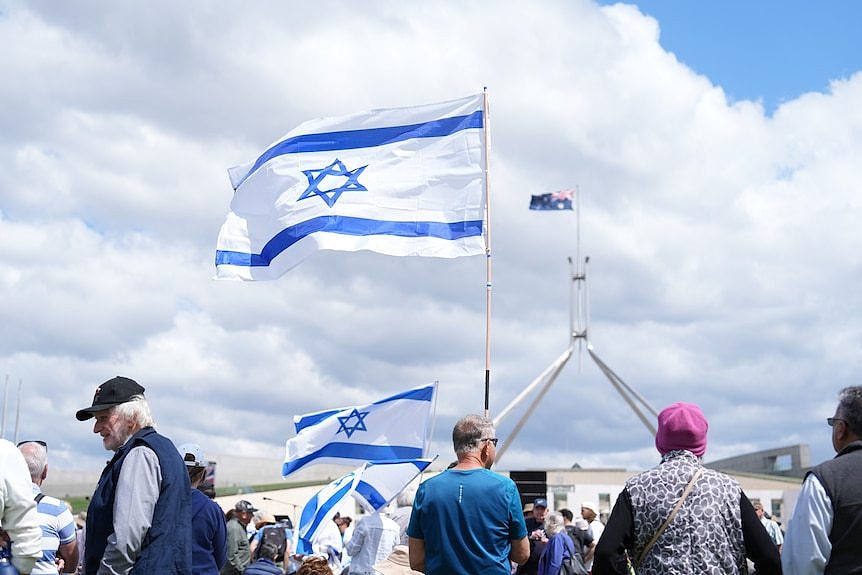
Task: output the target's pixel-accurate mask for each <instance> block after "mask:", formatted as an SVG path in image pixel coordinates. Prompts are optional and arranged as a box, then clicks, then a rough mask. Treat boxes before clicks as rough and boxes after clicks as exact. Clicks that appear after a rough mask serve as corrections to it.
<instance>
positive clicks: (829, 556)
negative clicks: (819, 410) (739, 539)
mask: <svg viewBox="0 0 862 575" xmlns="http://www.w3.org/2000/svg"><path fill="white" fill-rule="evenodd" d="M826 422H827V423H828V424H829V426H830V427H832V447H833V448H835V451H836V453H837V455H836V456H835V458H834V459H830V460H829V461H826V462H824V463H821V464H820V465H817V466H815V467H814V468H813V469H811V471H809V472H808V475H807V476H806V477H805V481H804V482H803V483H802V491H801V492H800V494H799V499H797V500H796V508H795V509H794V510H793V516H792V517H791V518H790V524H789V525H788V527H787V535H786V536H785V538H784V552H783V554H782V556H781V562H782V563H783V564H784V572H785V573H788V574H790V575H802V574H805V575H808V574H812V573H862V545H860V544H859V543H860V541H862V482H860V481H859V477H860V476H862V386H853V387H845V388H844V389H842V390H841V393H840V394H839V395H838V407H837V408H836V409H835V415H834V416H833V417H830V418H828V419H827V420H826Z"/></svg>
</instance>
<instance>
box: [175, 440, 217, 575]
mask: <svg viewBox="0 0 862 575" xmlns="http://www.w3.org/2000/svg"><path fill="white" fill-rule="evenodd" d="M178 451H179V452H180V456H181V457H182V458H183V461H184V462H185V464H186V469H188V472H189V482H190V483H191V493H192V500H191V520H192V575H218V573H219V570H220V569H221V568H222V567H223V566H224V564H225V561H226V560H227V525H226V524H225V520H224V513H222V511H221V507H219V506H218V504H217V503H216V502H215V501H213V500H212V499H210V498H209V497H207V496H206V495H204V493H203V492H201V491H200V490H198V486H199V485H200V484H201V482H202V481H203V480H204V475H206V471H207V460H206V459H205V458H204V453H203V451H202V450H201V448H200V446H198V445H195V444H194V443H186V444H184V445H181V446H180V447H179V449H178Z"/></svg>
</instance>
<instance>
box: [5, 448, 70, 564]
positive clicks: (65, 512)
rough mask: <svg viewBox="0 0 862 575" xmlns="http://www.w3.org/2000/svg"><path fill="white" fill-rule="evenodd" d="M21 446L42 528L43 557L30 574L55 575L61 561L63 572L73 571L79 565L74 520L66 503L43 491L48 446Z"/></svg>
mask: <svg viewBox="0 0 862 575" xmlns="http://www.w3.org/2000/svg"><path fill="white" fill-rule="evenodd" d="M18 449H19V450H20V451H21V455H23V456H24V461H26V462H27V468H28V469H29V471H30V481H32V482H33V495H34V498H35V500H36V511H37V512H38V514H39V525H40V526H41V527H42V558H41V559H39V560H38V561H36V565H34V566H33V570H32V571H31V573H32V574H33V575H45V574H54V575H56V574H57V573H59V572H60V571H59V569H58V564H62V565H63V572H64V573H71V572H74V571H75V569H76V568H77V567H78V539H77V538H76V537H75V520H74V518H73V517H72V513H71V512H70V511H69V508H68V507H67V506H66V503H65V502H63V501H60V500H59V499H55V498H54V497H50V496H48V495H45V494H43V493H42V482H43V481H45V479H46V478H47V477H48V445H47V444H46V443H45V442H44V441H22V442H21V443H19V444H18ZM59 562H62V563H59Z"/></svg>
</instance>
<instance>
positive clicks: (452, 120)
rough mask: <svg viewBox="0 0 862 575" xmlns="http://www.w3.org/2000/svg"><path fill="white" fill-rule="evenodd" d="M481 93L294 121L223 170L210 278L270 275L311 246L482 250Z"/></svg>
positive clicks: (438, 252) (440, 252) (404, 251)
mask: <svg viewBox="0 0 862 575" xmlns="http://www.w3.org/2000/svg"><path fill="white" fill-rule="evenodd" d="M483 125H484V112H483V96H482V94H478V95H474V96H470V97H467V98H461V99H459V100H451V101H448V102H442V103H437V104H429V105H424V106H414V107H409V108H392V109H379V110H370V111H367V112H362V113H358V114H351V115H348V116H341V117H335V118H321V119H317V120H311V121H309V122H305V123H303V124H301V125H299V126H298V127H297V128H295V129H293V130H292V131H290V132H289V133H288V134H287V135H285V136H284V137H283V138H282V139H280V140H279V141H277V142H275V143H273V144H272V145H271V146H270V147H269V148H268V149H267V150H266V151H265V152H264V153H263V154H262V155H261V156H260V157H258V158H257V159H255V160H254V161H252V162H250V163H248V164H245V165H242V166H236V167H234V168H231V169H230V170H228V173H229V176H230V180H231V184H232V185H233V188H234V197H233V200H232V201H231V204H230V211H229V212H228V215H227V218H226V220H225V223H224V224H223V225H222V228H221V231H220V233H219V237H218V244H217V248H216V259H215V262H216V278H217V279H241V280H270V279H275V278H277V277H279V276H280V275H282V274H283V273H285V272H286V271H287V270H289V269H291V268H292V267H294V266H296V265H297V264H299V263H300V262H301V261H302V260H303V259H305V258H306V257H308V256H309V255H310V254H311V253H313V252H315V251H317V250H320V249H329V250H344V251H357V250H371V251H374V252H378V253H382V254H388V255H393V256H412V255H415V256H430V257H445V258H453V257H459V256H469V255H477V254H483V253H485V245H484V239H483V236H482V233H483V218H484V206H485V197H484V193H485V189H484V188H485V186H484V183H485V173H484V168H483V166H484V154H485V147H484V131H483Z"/></svg>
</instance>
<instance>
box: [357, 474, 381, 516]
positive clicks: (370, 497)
mask: <svg viewBox="0 0 862 575" xmlns="http://www.w3.org/2000/svg"><path fill="white" fill-rule="evenodd" d="M356 492H357V493H358V494H359V495H361V496H362V497H363V499H365V501H367V502H368V504H369V505H371V507H373V508H374V510H375V511H380V508H381V507H383V506H384V505H386V503H387V501H386V499H385V498H384V497H383V496H382V495H380V492H379V491H377V490H376V489H375V488H374V487H373V486H371V485H369V484H368V483H365V482H364V481H362V480H361V479H360V480H359V483H358V484H357V485H356Z"/></svg>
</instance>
